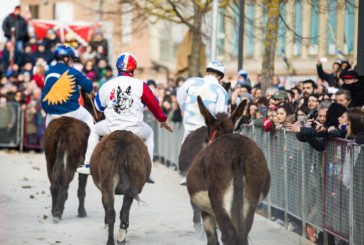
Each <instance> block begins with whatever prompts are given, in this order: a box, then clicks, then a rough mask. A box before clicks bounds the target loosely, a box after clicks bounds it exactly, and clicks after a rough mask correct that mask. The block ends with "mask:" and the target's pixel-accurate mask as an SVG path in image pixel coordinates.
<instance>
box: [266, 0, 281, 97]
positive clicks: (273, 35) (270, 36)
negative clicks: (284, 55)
mask: <svg viewBox="0 0 364 245" xmlns="http://www.w3.org/2000/svg"><path fill="white" fill-rule="evenodd" d="M280 3H281V0H270V1H268V0H265V4H266V5H267V6H268V21H267V25H266V34H265V40H264V54H263V62H262V92H263V93H265V91H266V90H267V88H269V87H270V86H271V84H272V80H273V76H274V57H275V52H276V43H277V36H278V20H279V14H280Z"/></svg>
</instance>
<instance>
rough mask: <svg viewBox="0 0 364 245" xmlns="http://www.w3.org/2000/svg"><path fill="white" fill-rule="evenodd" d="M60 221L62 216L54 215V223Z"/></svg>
mask: <svg viewBox="0 0 364 245" xmlns="http://www.w3.org/2000/svg"><path fill="white" fill-rule="evenodd" d="M59 221H61V218H60V217H53V223H54V224H58V223H59Z"/></svg>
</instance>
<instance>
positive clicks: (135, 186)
mask: <svg viewBox="0 0 364 245" xmlns="http://www.w3.org/2000/svg"><path fill="white" fill-rule="evenodd" d="M151 164H152V163H151V161H150V157H149V153H148V150H147V147H146V145H145V144H144V142H143V141H142V140H141V139H139V137H137V136H136V135H134V134H132V133H131V132H128V131H124V130H121V131H120V130H118V131H114V132H112V133H111V134H109V135H108V136H105V137H104V138H103V139H102V140H101V142H100V143H99V144H98V145H97V146H96V149H95V151H94V153H93V154H92V157H91V175H92V177H93V180H94V183H95V185H96V186H97V188H99V189H100V191H101V194H102V203H103V205H104V209H105V224H106V227H107V228H108V240H107V244H108V245H113V244H115V241H114V223H115V209H114V198H115V194H116V195H124V200H123V207H122V209H121V211H120V230H119V234H118V237H117V242H118V243H122V242H125V238H126V233H127V229H128V226H129V211H130V207H131V205H132V202H133V199H136V200H139V197H138V194H139V193H140V192H141V191H142V189H143V186H144V184H145V183H146V181H147V179H148V176H149V174H150V171H151V166H152V165H151Z"/></svg>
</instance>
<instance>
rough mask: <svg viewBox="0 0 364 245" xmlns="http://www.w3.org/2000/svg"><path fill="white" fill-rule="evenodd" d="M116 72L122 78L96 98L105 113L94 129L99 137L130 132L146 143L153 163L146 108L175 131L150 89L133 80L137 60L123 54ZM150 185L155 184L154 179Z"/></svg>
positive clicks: (169, 128) (102, 89)
mask: <svg viewBox="0 0 364 245" xmlns="http://www.w3.org/2000/svg"><path fill="white" fill-rule="evenodd" d="M116 68H117V69H118V73H119V75H118V76H117V77H115V78H113V79H111V80H109V81H108V82H107V83H105V84H103V85H102V86H101V88H100V90H99V92H98V93H97V95H96V98H95V104H96V108H97V109H98V110H99V111H102V112H104V114H105V120H102V121H100V122H98V123H97V124H96V125H95V131H96V133H97V134H98V135H99V136H104V135H107V134H110V133H111V132H113V131H116V130H128V131H131V132H132V133H134V134H135V135H137V136H139V137H140V138H141V139H143V140H144V142H145V144H146V146H147V148H148V152H149V156H150V158H151V160H152V163H153V148H154V139H153V130H152V128H151V127H150V126H149V125H148V124H146V123H145V122H144V121H143V109H144V105H146V106H147V107H148V108H149V110H150V111H151V112H152V113H153V115H154V116H155V117H156V119H157V120H158V121H159V122H160V126H161V127H162V128H165V129H167V130H169V131H170V132H172V131H173V130H172V128H171V127H170V126H169V125H168V123H167V116H166V115H165V114H164V113H163V111H162V109H161V108H160V106H159V103H158V100H157V99H156V98H155V97H154V95H153V92H152V91H151V90H150V89H149V87H148V85H147V84H146V83H145V82H143V81H142V80H139V79H136V78H134V70H135V69H136V68H137V61H136V59H135V57H134V56H133V55H132V54H130V53H123V54H121V55H120V56H119V57H118V59H117V61H116ZM148 182H149V183H154V181H153V179H152V178H151V176H149V180H148Z"/></svg>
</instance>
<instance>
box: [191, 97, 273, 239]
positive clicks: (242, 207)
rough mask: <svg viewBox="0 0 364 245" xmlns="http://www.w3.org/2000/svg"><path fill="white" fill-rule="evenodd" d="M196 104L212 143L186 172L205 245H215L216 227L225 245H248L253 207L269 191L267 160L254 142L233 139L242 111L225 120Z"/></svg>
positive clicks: (240, 108) (235, 136)
mask: <svg viewBox="0 0 364 245" xmlns="http://www.w3.org/2000/svg"><path fill="white" fill-rule="evenodd" d="M198 105H199V108H200V111H201V114H202V115H203V117H204V118H205V122H206V125H207V128H208V135H209V137H210V139H211V141H212V143H211V144H209V145H208V146H207V147H206V148H205V149H204V150H202V151H201V152H200V153H199V154H198V155H197V156H196V157H195V158H194V160H193V162H192V165H191V167H190V169H189V171H188V173H187V189H188V192H189V195H190V197H191V200H192V202H194V203H195V204H196V205H197V206H198V207H199V208H201V210H202V212H201V215H202V219H203V225H204V229H205V232H206V235H207V240H208V242H207V244H209V245H212V244H213V245H216V244H219V242H218V237H217V232H216V223H217V225H218V226H219V228H220V230H221V233H222V242H223V243H224V244H226V245H238V244H239V245H247V244H248V233H249V231H250V229H251V227H252V223H253V219H254V213H255V210H256V207H257V205H258V203H259V202H260V201H261V200H262V199H263V198H264V197H265V196H266V195H267V194H268V191H269V187H270V174H269V170H268V166H267V162H266V159H265V157H264V154H263V152H262V150H261V149H260V148H259V147H258V145H257V144H256V143H255V142H253V141H252V140H250V139H249V138H248V137H246V136H243V135H240V134H232V132H233V129H234V125H235V123H236V121H237V120H238V118H239V117H240V116H241V114H242V113H243V111H244V109H243V107H242V106H241V107H240V106H239V107H238V108H237V109H236V110H235V111H234V113H232V115H231V116H230V117H228V116H227V115H222V114H220V115H217V116H216V117H217V118H214V117H213V116H212V115H211V113H210V112H209V111H208V109H207V108H206V107H205V105H204V104H203V102H202V100H201V98H200V97H198ZM215 139H216V140H215Z"/></svg>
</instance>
